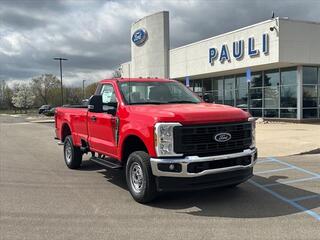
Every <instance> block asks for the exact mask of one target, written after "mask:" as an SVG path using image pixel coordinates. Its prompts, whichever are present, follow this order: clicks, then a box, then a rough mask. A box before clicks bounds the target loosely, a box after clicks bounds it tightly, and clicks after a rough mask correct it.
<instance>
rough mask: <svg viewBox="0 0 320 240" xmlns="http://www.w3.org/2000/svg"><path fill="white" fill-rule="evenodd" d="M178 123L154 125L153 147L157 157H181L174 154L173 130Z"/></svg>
mask: <svg viewBox="0 0 320 240" xmlns="http://www.w3.org/2000/svg"><path fill="white" fill-rule="evenodd" d="M176 126H181V124H180V123H156V125H155V127H154V146H155V149H156V152H157V156H158V157H169V156H181V155H182V154H176V153H175V152H174V142H173V128H174V127H176Z"/></svg>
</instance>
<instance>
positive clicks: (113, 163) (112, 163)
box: [90, 157, 122, 169]
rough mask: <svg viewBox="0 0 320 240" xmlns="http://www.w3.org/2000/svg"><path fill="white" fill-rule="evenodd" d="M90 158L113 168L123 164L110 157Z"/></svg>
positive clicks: (118, 167)
mask: <svg viewBox="0 0 320 240" xmlns="http://www.w3.org/2000/svg"><path fill="white" fill-rule="evenodd" d="M90 160H91V161H93V162H95V163H97V164H99V165H102V166H104V167H107V168H111V169H120V168H122V165H121V163H120V162H118V161H117V160H113V159H110V158H109V159H102V158H98V157H91V158H90Z"/></svg>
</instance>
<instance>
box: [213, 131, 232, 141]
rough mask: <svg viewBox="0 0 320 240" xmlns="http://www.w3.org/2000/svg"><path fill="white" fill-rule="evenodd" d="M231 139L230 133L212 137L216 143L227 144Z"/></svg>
mask: <svg viewBox="0 0 320 240" xmlns="http://www.w3.org/2000/svg"><path fill="white" fill-rule="evenodd" d="M230 139H231V134H230V133H218V134H216V135H215V136H214V140H216V141H217V142H227V141H229V140H230Z"/></svg>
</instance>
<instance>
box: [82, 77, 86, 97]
mask: <svg viewBox="0 0 320 240" xmlns="http://www.w3.org/2000/svg"><path fill="white" fill-rule="evenodd" d="M85 81H86V80H82V94H83V99H85V98H86V94H85V90H84V82H85Z"/></svg>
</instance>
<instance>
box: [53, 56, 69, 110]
mask: <svg viewBox="0 0 320 240" xmlns="http://www.w3.org/2000/svg"><path fill="white" fill-rule="evenodd" d="M53 60H57V61H59V62H60V80H61V81H60V88H61V106H63V86H62V61H67V60H68V59H66V58H54V59H53Z"/></svg>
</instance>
